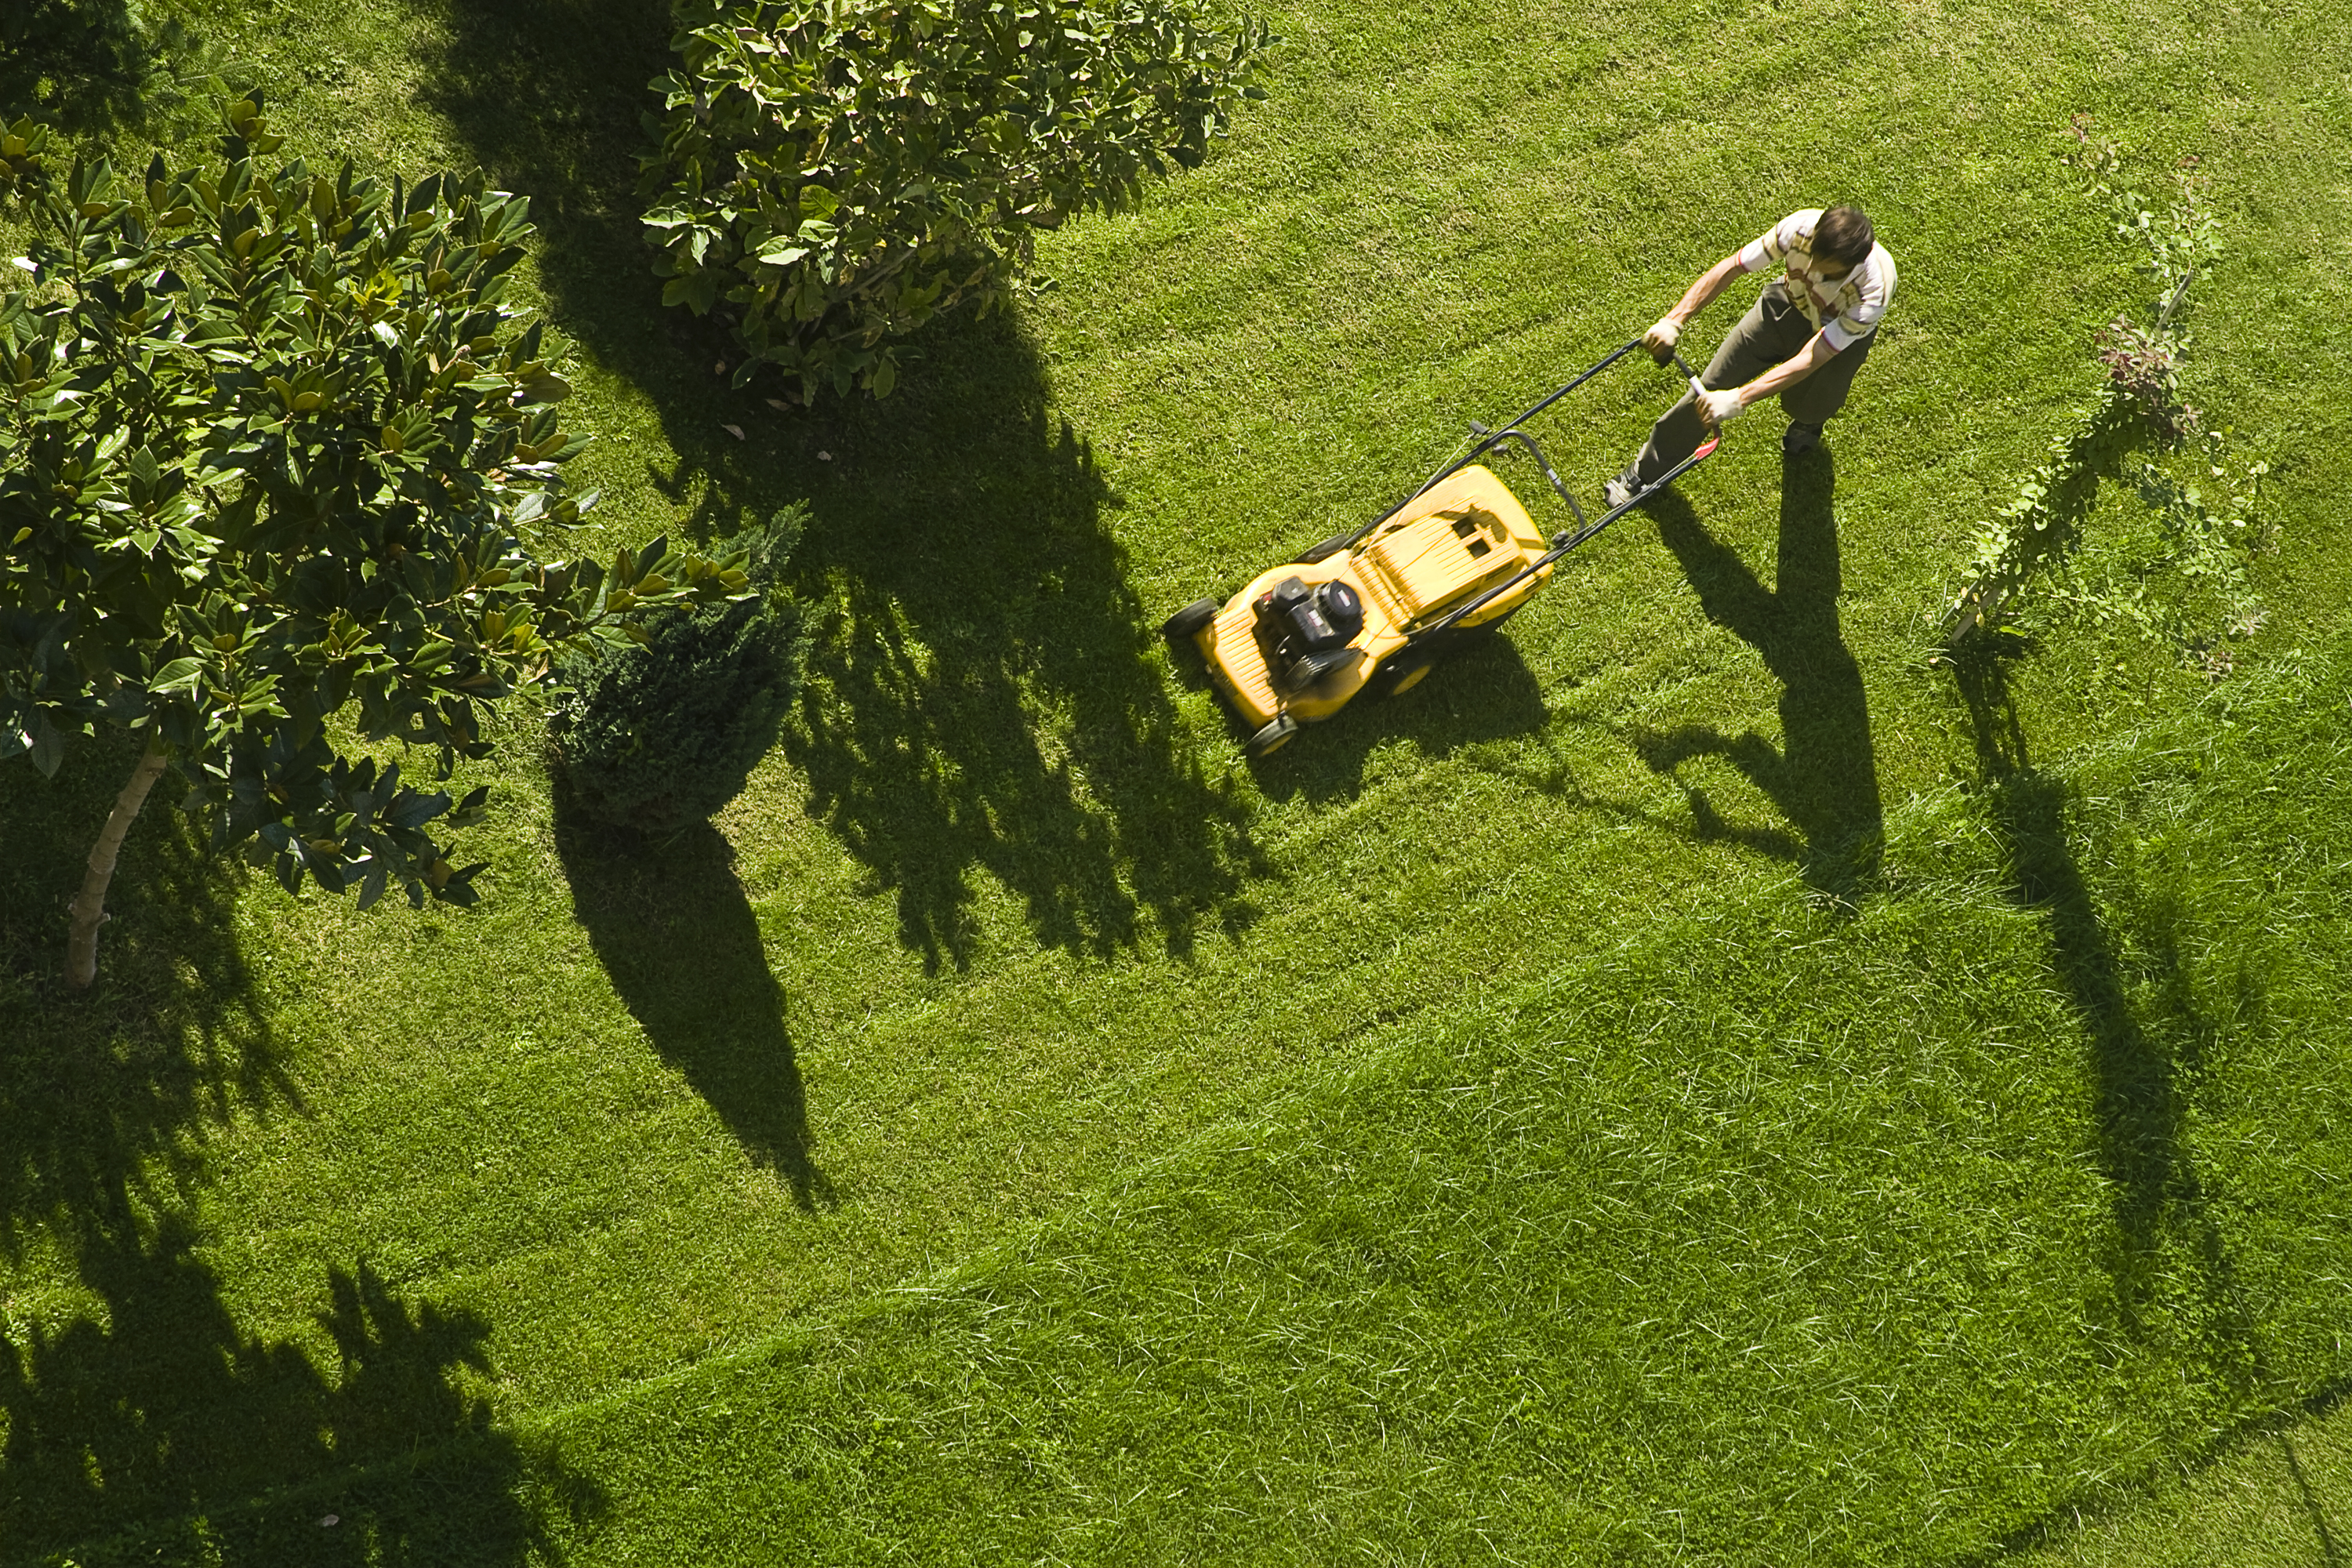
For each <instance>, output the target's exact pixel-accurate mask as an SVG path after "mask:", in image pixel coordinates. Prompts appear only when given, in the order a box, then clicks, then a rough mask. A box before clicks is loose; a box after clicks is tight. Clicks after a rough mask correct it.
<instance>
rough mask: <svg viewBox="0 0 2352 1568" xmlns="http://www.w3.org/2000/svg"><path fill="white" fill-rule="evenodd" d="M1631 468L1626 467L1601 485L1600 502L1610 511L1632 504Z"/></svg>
mask: <svg viewBox="0 0 2352 1568" xmlns="http://www.w3.org/2000/svg"><path fill="white" fill-rule="evenodd" d="M1633 493H1634V492H1633V469H1631V468H1628V469H1626V470H1625V471H1624V472H1623V473H1622V474H1619V475H1618V476H1617V477H1616V478H1614V479H1611V480H1610V481H1609V482H1608V483H1607V484H1605V485H1603V486H1601V503H1602V504H1603V505H1605V506H1607V507H1608V509H1609V510H1611V511H1615V510H1617V509H1618V508H1619V507H1623V506H1631V505H1633Z"/></svg>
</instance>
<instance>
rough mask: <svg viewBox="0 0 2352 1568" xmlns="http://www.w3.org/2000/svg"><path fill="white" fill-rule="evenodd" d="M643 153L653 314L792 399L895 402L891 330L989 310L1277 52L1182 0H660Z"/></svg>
mask: <svg viewBox="0 0 2352 1568" xmlns="http://www.w3.org/2000/svg"><path fill="white" fill-rule="evenodd" d="M671 11H672V13H673V15H674V16H675V17H676V20H677V26H678V32H677V39H676V44H677V50H678V53H679V55H680V56H681V57H682V58H681V61H680V64H679V68H677V69H676V70H674V71H672V72H670V73H669V74H668V75H667V76H665V77H663V78H661V79H658V80H656V82H655V83H654V84H653V85H654V88H655V89H656V91H658V92H660V93H661V94H662V100H663V105H664V110H665V112H664V113H663V114H662V115H661V116H658V117H657V116H654V115H647V116H646V129H647V130H648V131H649V132H651V133H652V134H653V135H654V136H655V137H656V139H657V141H658V142H659V146H658V147H657V148H656V150H655V151H654V152H653V153H649V154H648V155H647V156H646V157H645V158H644V159H642V160H641V163H642V164H643V167H644V170H645V174H644V180H643V183H642V189H641V194H642V195H646V196H647V197H649V198H652V199H653V200H654V201H655V202H656V205H655V207H654V208H653V210H652V211H650V212H649V213H647V214H646V225H647V226H648V228H649V230H650V233H649V235H648V237H649V238H650V239H651V240H652V242H653V243H654V244H656V246H658V247H660V248H661V251H662V257H661V259H660V261H659V262H657V263H656V267H655V270H656V272H657V273H659V274H660V275H661V276H663V277H665V278H667V279H668V280H669V281H668V283H667V285H666V286H665V287H664V289H663V290H662V299H663V300H664V301H665V302H666V303H668V304H673V305H685V306H688V307H689V308H690V309H692V310H694V311H695V313H696V314H698V315H699V314H703V313H706V312H709V311H711V310H718V311H719V313H720V314H721V315H722V316H723V317H724V318H725V319H726V320H727V321H729V322H730V325H731V326H732V328H733V330H734V332H735V336H736V338H737V340H738V342H740V344H741V346H742V347H743V349H744V351H745V353H746V357H745V358H744V359H743V361H742V362H741V363H740V365H739V366H738V367H737V370H736V373H735V380H736V384H738V385H740V384H742V383H744V382H745V381H747V380H749V379H750V378H751V375H753V374H756V373H757V371H758V370H759V368H760V366H761V365H762V364H772V365H775V366H777V367H778V368H779V369H781V370H782V371H783V372H785V373H786V374H789V375H793V376H795V377H797V378H798V379H799V381H800V384H801V392H802V395H803V398H811V397H814V395H815V394H816V393H817V392H818V391H819V390H820V389H822V388H824V387H827V386H830V387H832V388H833V389H835V391H836V392H844V391H846V390H847V389H848V388H849V387H850V386H851V385H852V384H856V385H859V386H864V387H867V388H870V389H871V390H872V391H873V392H874V394H875V395H877V396H887V395H888V393H889V391H890V388H891V386H892V385H893V384H894V383H895V382H896V381H897V379H898V363H897V360H896V358H895V356H894V353H893V349H892V340H893V339H896V338H899V337H902V336H904V335H905V334H907V333H908V332H910V331H913V330H914V329H915V328H917V327H919V326H920V325H922V323H923V322H924V321H928V320H929V319H930V318H931V317H932V316H934V315H936V314H938V313H939V312H940V311H942V310H948V309H950V307H952V306H954V305H956V304H958V303H961V302H964V301H971V302H972V303H974V304H976V305H977V306H978V307H979V308H981V309H982V310H986V309H987V308H989V307H990V306H992V305H994V304H995V303H997V302H998V301H1000V300H1002V299H1003V297H1004V295H1005V293H1006V291H1007V290H1008V289H1010V288H1011V287H1012V285H1013V282H1014V280H1015V279H1017V277H1018V275H1019V272H1020V269H1021V268H1023V267H1024V266H1026V265H1027V264H1028V263H1029V261H1030V260H1031V258H1032V253H1033V249H1034V238H1035V235H1036V231H1037V230H1039V229H1050V228H1053V227H1055V226H1057V225H1059V224H1060V223H1061V222H1062V221H1063V220H1064V219H1065V218H1066V217H1068V216H1071V215H1072V214H1074V213H1082V212H1088V211H1104V212H1116V211H1120V210H1123V209H1125V208H1128V207H1130V206H1132V205H1135V203H1136V202H1137V201H1138V200H1139V199H1140V196H1141V195H1142V190H1143V181H1144V177H1145V176H1146V175H1147V174H1165V173H1166V172H1167V171H1168V170H1169V169H1170V167H1171V166H1174V165H1182V166H1185V167H1190V166H1191V165H1192V164H1194V163H1199V162H1200V160H1201V158H1202V154H1203V153H1205V152H1206V150H1207V145H1208V142H1209V139H1210V138H1211V137H1212V136H1214V135H1218V134H1221V133H1222V132H1223V130H1224V129H1225V126H1226V123H1227V121H1228V120H1229V118H1230V116H1231V114H1232V112H1233V108H1234V102H1235V100H1238V99H1241V98H1244V97H1249V98H1256V97H1263V96H1264V94H1263V93H1261V92H1260V91H1259V90H1258V89H1256V88H1254V87H1251V86H1249V85H1247V80H1248V78H1249V76H1250V74H1251V72H1252V70H1253V69H1254V68H1255V66H1256V64H1257V61H1258V60H1259V58H1261V57H1262V56H1263V54H1264V53H1265V47H1266V46H1267V44H1268V43H1270V42H1271V41H1272V40H1271V39H1270V38H1269V37H1268V36H1267V34H1266V31H1265V27H1264V26H1262V25H1261V24H1259V23H1256V22H1254V21H1248V20H1243V21H1238V22H1235V23H1234V24H1233V25H1231V26H1225V27H1220V26H1214V25H1213V24H1212V23H1211V22H1210V21H1209V20H1208V19H1207V17H1206V16H1204V15H1203V14H1202V11H1201V9H1200V7H1199V6H1198V5H1195V4H1193V3H1192V0H674V3H673V5H672V6H671Z"/></svg>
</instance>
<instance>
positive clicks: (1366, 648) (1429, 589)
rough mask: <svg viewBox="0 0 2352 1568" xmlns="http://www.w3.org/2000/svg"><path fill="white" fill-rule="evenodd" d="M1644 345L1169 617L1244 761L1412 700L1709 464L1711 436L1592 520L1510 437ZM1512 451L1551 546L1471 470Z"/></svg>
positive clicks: (1475, 433) (1498, 487) (1478, 429)
mask: <svg viewBox="0 0 2352 1568" xmlns="http://www.w3.org/2000/svg"><path fill="white" fill-rule="evenodd" d="M1641 346H1642V341H1641V340H1640V339H1639V338H1636V339H1635V340H1633V342H1630V343H1627V344H1625V345H1624V346H1623V347H1622V348H1620V349H1618V350H1616V351H1615V352H1614V353H1611V354H1610V355H1609V356H1608V357H1607V358H1605V359H1603V360H1602V361H1601V363H1598V364H1596V365H1594V366H1593V367H1592V368H1591V369H1590V370H1588V371H1586V372H1585V373H1584V374H1581V375H1580V376H1578V377H1577V378H1576V379H1575V380H1573V381H1571V382H1570V383H1569V384H1567V385H1566V386H1563V387H1561V388H1560V389H1559V391H1557V392H1554V393H1553V394H1551V395H1549V396H1548V397H1546V398H1544V399H1543V400H1542V401H1541V402H1539V403H1538V404H1537V405H1535V406H1534V407H1532V408H1530V409H1528V411H1527V412H1526V413H1524V414H1522V415H1520V416H1518V417H1517V418H1516V419H1513V420H1511V421H1510V422H1509V423H1508V424H1507V425H1505V426H1503V427H1502V428H1500V429H1498V430H1489V429H1487V428H1486V426H1483V425H1473V426H1471V427H1470V431H1471V445H1470V447H1469V450H1468V451H1467V452H1466V453H1465V455H1464V456H1462V457H1461V458H1457V459H1455V460H1454V461H1453V462H1451V463H1449V464H1447V465H1446V466H1445V467H1444V468H1441V469H1439V470H1438V471H1437V473H1436V474H1435V475H1434V476H1433V478H1432V479H1430V480H1429V482H1428V483H1426V484H1424V485H1423V486H1422V487H1421V489H1418V490H1416V491H1414V492H1413V493H1412V496H1410V497H1409V498H1407V499H1406V500H1405V501H1404V503H1403V504H1402V505H1401V506H1399V507H1397V508H1396V509H1395V510H1392V511H1391V512H1389V513H1388V514H1387V515H1386V516H1384V517H1381V518H1380V519H1378V520H1376V521H1372V522H1370V523H1367V524H1365V525H1364V526H1363V527H1362V528H1360V529H1358V530H1357V531H1355V532H1353V533H1343V534H1339V535H1337V536H1335V537H1333V538H1330V539H1327V540H1325V541H1324V542H1322V543H1320V544H1318V545H1317V546H1316V547H1315V548H1314V549H1312V550H1310V551H1308V552H1307V553H1306V554H1304V555H1302V556H1300V557H1299V558H1298V559H1297V560H1296V561H1291V562H1286V563H1284V564H1282V565H1279V566H1276V567H1273V568H1271V569H1269V570H1267V571H1265V572H1263V573H1261V574H1259V575H1258V576H1257V577H1256V578H1255V579H1254V580H1252V582H1251V583H1250V584H1249V585H1248V586H1247V587H1245V588H1244V589H1243V590H1242V591H1241V592H1240V593H1238V594H1235V595H1233V597H1231V598H1229V599H1226V600H1224V601H1223V602H1222V603H1220V602H1219V601H1218V600H1215V599H1197V600H1194V601H1193V602H1192V604H1189V605H1185V606H1184V607H1183V608H1182V609H1181V610H1179V611H1177V612H1176V613H1175V614H1174V615H1172V616H1169V617H1168V620H1167V623H1166V624H1165V625H1164V626H1161V627H1160V630H1161V631H1162V632H1163V633H1164V634H1165V635H1166V636H1167V637H1168V639H1169V640H1170V641H1171V642H1181V641H1184V640H1186V639H1190V640H1191V641H1192V644H1193V645H1194V646H1195V647H1198V648H1199V649H1200V650H1201V655H1202V658H1204V659H1206V660H1207V661H1208V668H1209V678H1210V679H1211V680H1213V682H1215V684H1216V688H1217V690H1218V692H1219V694H1220V695H1221V696H1223V698H1224V699H1225V700H1226V701H1227V702H1228V703H1229V704H1230V705H1231V706H1232V708H1233V710H1234V713H1235V714H1236V715H1237V716H1238V717H1239V718H1240V720H1241V721H1242V725H1243V727H1244V729H1246V730H1248V731H1251V734H1250V738H1249V741H1248V743H1247V750H1248V752H1249V754H1250V755H1251V756H1253V757H1263V756H1267V755H1270V754H1271V753H1273V752H1276V751H1277V750H1279V749H1280V748H1281V747H1282V746H1283V745H1284V744H1286V742H1288V741H1289V740H1290V738H1291V737H1292V736H1293V735H1295V734H1297V732H1298V731H1299V730H1300V729H1301V728H1302V727H1303V726H1305V725H1307V724H1312V723H1314V722H1316V721H1318V720H1322V719H1328V718H1329V717H1330V716H1331V715H1332V714H1334V713H1337V712H1338V711H1339V710H1340V709H1342V708H1344V707H1346V706H1347V705H1348V704H1349V702H1350V701H1352V700H1354V699H1355V697H1356V696H1357V694H1358V693H1359V692H1361V691H1363V690H1365V689H1371V690H1374V691H1376V692H1379V693H1381V694H1382V695H1388V696H1393V695H1395V694H1396V693H1398V692H1402V691H1406V690H1410V689H1412V687H1413V686H1414V685H1415V684H1416V683H1417V682H1419V681H1420V679H1422V677H1423V676H1425V675H1427V674H1428V673H1429V669H1430V666H1431V665H1432V664H1433V663H1435V662H1436V661H1437V660H1438V659H1439V658H1442V657H1444V655H1445V654H1447V653H1449V652H1451V651H1454V650H1455V649H1457V648H1460V647H1463V646H1464V645H1465V644H1466V643H1468V642H1469V641H1470V640H1472V639H1474V638H1476V637H1486V636H1490V635H1492V634H1493V632H1494V630H1495V628H1496V627H1497V626H1501V625H1502V624H1503V622H1504V621H1505V620H1507V619H1508V618H1509V617H1510V616H1512V615H1513V614H1515V613H1517V610H1518V609H1519V607H1520V606H1521V605H1525V604H1526V603H1527V602H1528V600H1529V599H1530V598H1533V597H1534V596H1535V595H1536V593H1537V591H1538V589H1540V588H1541V587H1542V586H1543V585H1544V584H1545V583H1546V582H1548V581H1549V580H1550V577H1551V573H1552V567H1553V565H1554V564H1555V563H1558V561H1559V558H1560V557H1561V556H1563V555H1565V554H1567V553H1568V552H1570V551H1571V550H1573V549H1575V548H1576V547H1577V546H1578V545H1580V544H1582V543H1583V542H1585V541H1586V540H1588V539H1591V537H1592V536H1593V535H1594V534H1596V533H1599V532H1600V531H1601V530H1602V529H1604V528H1606V527H1608V526H1609V525H1610V524H1611V523H1612V522H1614V521H1617V520H1618V519H1619V518H1620V517H1622V516H1623V515H1624V514H1625V513H1626V512H1627V511H1629V510H1632V509H1633V508H1634V507H1636V506H1638V505H1640V504H1641V503H1642V501H1643V500H1644V499H1646V498H1647V497H1649V496H1651V495H1653V494H1654V493H1656V492H1657V491H1658V490H1659V489H1663V488H1664V486H1666V485H1668V484H1671V483H1673V482H1674V480H1675V479H1678V478H1680V477H1681V476H1682V475H1683V474H1684V473H1685V471H1687V470H1688V469H1689V468H1692V467H1693V466H1694V465H1695V464H1697V463H1699V462H1701V461H1703V460H1704V459H1705V458H1707V457H1708V456H1709V455H1710V454H1711V453H1713V452H1714V450H1715V448H1716V441H1715V440H1713V439H1710V440H1708V441H1707V442H1706V445H1704V446H1702V447H1699V449H1698V450H1697V451H1696V452H1694V453H1692V454H1691V455H1690V457H1688V458H1685V460H1684V461H1682V462H1681V463H1679V464H1677V465H1676V466H1675V468H1672V469H1671V470H1669V471H1668V472H1667V473H1666V474H1665V475H1664V477H1663V478H1661V479H1659V480H1658V482H1657V483H1656V484H1654V485H1651V486H1649V487H1648V488H1647V489H1643V490H1641V491H1640V492H1638V493H1637V494H1635V495H1634V496H1633V497H1632V498H1631V499H1630V500H1627V501H1626V502H1625V504H1624V505H1623V506H1620V507H1616V508H1612V509H1611V510H1608V511H1605V512H1603V513H1602V514H1601V516H1600V517H1599V518H1597V519H1594V520H1591V521H1587V520H1586V518H1585V515H1584V509H1583V508H1582V507H1580V506H1578V505H1577V504H1576V498H1575V497H1574V496H1572V495H1570V494H1569V491H1568V487H1567V486H1566V485H1565V484H1563V483H1561V482H1560V478H1559V474H1557V473H1555V472H1554V471H1553V469H1552V466H1551V462H1550V460H1549V458H1546V457H1545V456H1544V454H1543V448H1542V447H1539V446H1538V445H1537V444H1536V441H1535V437H1532V436H1529V435H1528V433H1527V432H1526V431H1525V430H1524V429H1522V428H1521V426H1523V425H1525V424H1526V422H1527V421H1528V420H1529V419H1532V418H1534V417H1535V416H1537V415H1538V414H1540V413H1542V412H1543V411H1544V410H1545V409H1547V408H1549V407H1550V406H1551V405H1553V404H1555V403H1557V402H1559V400H1560V399H1561V398H1563V397H1565V396H1567V395H1569V394H1570V393H1571V392H1573V391H1575V390H1576V389H1577V388H1578V387H1580V386H1582V385H1583V384H1585V383H1586V382H1588V381H1591V379H1592V378H1593V377H1594V376H1596V375H1598V374H1601V372H1602V371H1604V370H1606V369H1608V368H1609V367H1610V366H1611V365H1612V364H1614V363H1617V362H1618V361H1619V360H1621V359H1623V358H1624V357H1625V356H1626V355H1628V354H1630V353H1633V351H1634V350H1636V349H1638V348H1640V347H1641ZM1669 360H1670V361H1671V362H1672V363H1673V364H1674V365H1675V368H1677V369H1678V370H1680V371H1681V372H1682V374H1683V375H1684V378H1685V380H1689V381H1691V382H1692V384H1694V385H1696V377H1694V376H1692V374H1691V369H1690V366H1688V365H1686V364H1685V363H1683V362H1682V358H1681V356H1680V355H1678V354H1670V355H1669V356H1667V359H1662V360H1660V361H1659V362H1658V363H1660V364H1661V365H1664V364H1665V363H1668V361H1669ZM1507 445H1510V446H1517V447H1521V448H1523V449H1524V450H1525V451H1526V452H1527V453H1528V456H1530V457H1532V458H1535V460H1536V464H1537V466H1538V468H1541V469H1542V470H1543V475H1544V478H1545V479H1548V480H1549V481H1550V482H1551V488H1552V489H1553V491H1554V492H1555V493H1557V494H1558V495H1559V499H1560V500H1562V501H1564V502H1565V503H1567V506H1568V510H1569V514H1570V516H1571V517H1573V518H1574V519H1575V520H1576V525H1575V526H1574V527H1573V528H1569V529H1564V530H1562V531H1559V533H1556V534H1553V535H1552V536H1551V537H1550V538H1549V540H1547V539H1546V538H1545V537H1544V534H1543V531H1542V530H1541V529H1539V528H1538V527H1537V526H1536V522H1535V520H1534V519H1533V518H1531V517H1529V516H1528V510H1527V508H1525V507H1523V506H1521V505H1520V504H1519V501H1518V498H1517V497H1516V496H1514V495H1513V494H1512V493H1511V491H1510V487H1509V486H1507V485H1506V484H1504V483H1503V481H1502V480H1501V479H1499V478H1497V477H1496V474H1495V472H1494V470H1493V469H1491V468H1487V467H1486V466H1485V464H1483V463H1482V462H1480V461H1479V459H1480V458H1484V457H1486V455H1487V454H1489V453H1491V452H1494V451H1496V450H1497V449H1499V448H1500V447H1504V446H1507Z"/></svg>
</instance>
